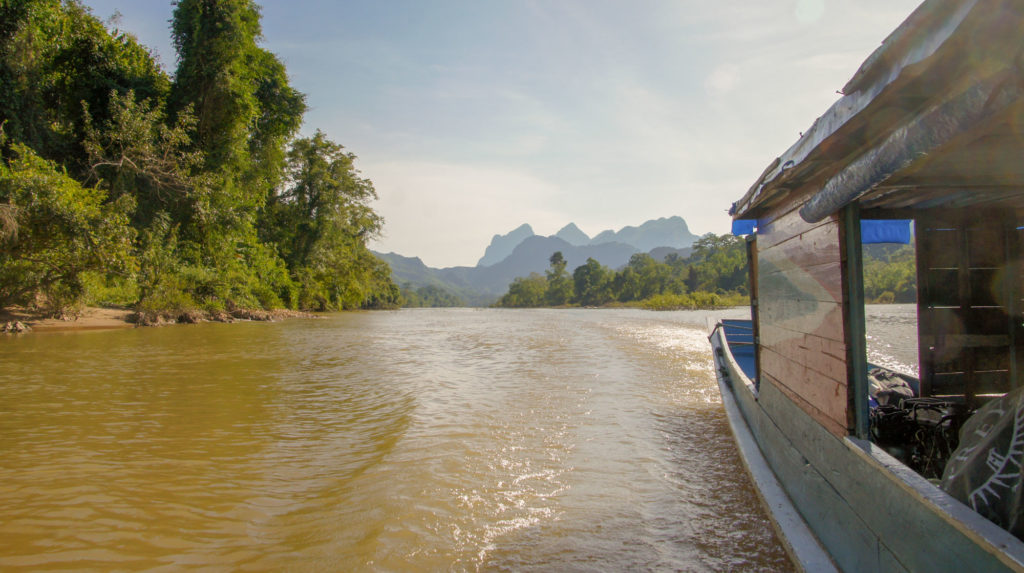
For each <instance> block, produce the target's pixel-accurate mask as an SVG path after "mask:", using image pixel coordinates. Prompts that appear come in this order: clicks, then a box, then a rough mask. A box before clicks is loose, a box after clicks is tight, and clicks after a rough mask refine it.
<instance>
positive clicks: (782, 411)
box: [749, 383, 1024, 571]
mask: <svg viewBox="0 0 1024 573" xmlns="http://www.w3.org/2000/svg"><path fill="white" fill-rule="evenodd" d="M756 405H757V409H756V410H754V409H752V410H751V411H750V414H749V415H750V416H751V417H752V418H756V417H757V416H758V415H760V416H762V417H763V418H764V419H762V420H761V421H759V422H753V421H752V427H754V428H756V429H755V430H754V433H755V435H756V436H757V437H758V439H759V440H760V441H761V444H762V445H761V447H762V450H763V451H764V452H765V456H766V458H768V459H769V460H770V462H771V463H773V467H775V468H776V471H777V473H778V474H779V476H780V481H782V482H783V483H784V484H786V488H787V491H788V492H789V494H790V496H791V497H792V498H793V500H794V503H795V504H796V505H797V506H798V507H799V508H800V510H801V512H803V514H804V518H805V519H807V521H808V523H809V524H810V525H811V528H812V529H814V530H815V531H816V532H818V536H819V538H820V539H821V540H822V542H823V543H824V544H825V545H826V547H828V548H829V550H830V551H831V552H832V553H833V558H834V559H835V560H836V562H837V563H838V564H839V566H840V567H841V568H843V569H844V570H848V571H883V570H892V569H891V567H893V566H895V567H896V570H904V569H905V570H909V571H1007V570H1021V566H1022V563H1021V562H1020V561H1019V560H1020V559H1021V556H1022V555H1024V544H1021V542H1020V541H1019V540H1017V539H1015V538H1013V537H1012V536H1010V535H1009V534H1008V533H1006V532H1005V531H1003V530H1001V529H999V528H998V527H996V526H995V525H993V524H991V523H989V522H987V521H985V520H984V519H983V518H980V516H977V514H974V512H972V511H970V510H969V509H968V508H966V507H965V506H963V505H962V504H960V503H959V502H957V501H956V500H954V499H953V498H951V497H949V496H948V495H946V494H945V493H943V492H941V491H940V490H939V489H938V488H936V487H934V486H933V485H931V484H929V483H928V482H927V481H925V480H924V479H923V478H921V477H920V476H917V475H916V474H913V473H912V472H910V471H909V470H906V472H902V473H899V474H897V473H895V472H894V471H893V470H891V469H889V468H887V467H884V465H883V464H882V463H880V462H878V461H874V460H872V459H870V458H871V456H872V455H874V456H883V457H887V455H886V454H884V452H880V451H879V450H877V449H873V450H872V452H871V453H870V454H869V455H864V454H863V453H857V452H856V451H855V450H854V448H853V447H851V445H850V444H849V443H848V440H846V439H844V438H839V437H837V436H835V435H834V434H832V433H830V432H828V431H827V430H826V429H825V428H823V427H821V426H820V425H819V424H818V423H817V422H816V421H815V420H813V419H812V418H810V417H809V416H808V415H807V414H806V413H805V412H804V411H803V409H802V408H800V407H798V406H797V405H796V404H794V403H793V402H792V400H791V399H790V398H789V396H787V395H786V394H785V393H784V392H783V391H781V390H780V389H778V388H776V387H774V385H772V384H765V383H762V388H761V392H760V393H759V395H758V401H757V403H756ZM758 410H759V411H760V412H758ZM787 450H788V452H787ZM889 459H890V460H891V458H889ZM891 463H892V464H895V465H896V466H898V465H899V464H898V462H896V461H895V460H891ZM774 464H778V465H777V466H775V465H774ZM903 469H906V468H903ZM920 492H924V493H920ZM965 519H966V520H968V521H969V522H968V523H966V524H965V522H964V520H965ZM1000 546H1003V547H1008V548H1010V549H1011V554H1010V555H1006V554H1003V552H1002V551H1000Z"/></svg>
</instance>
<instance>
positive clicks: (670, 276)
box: [497, 234, 748, 309]
mask: <svg viewBox="0 0 1024 573" xmlns="http://www.w3.org/2000/svg"><path fill="white" fill-rule="evenodd" d="M549 262H550V263H551V266H550V268H549V270H548V271H547V273H546V274H545V275H541V274H538V273H532V274H531V275H530V276H528V277H519V278H516V279H515V280H513V281H512V284H510V285H509V289H508V292H507V293H506V294H505V295H504V296H502V297H501V299H500V300H499V301H498V303H497V306H503V307H513V308H523V307H539V306H561V305H569V304H572V305H579V306H605V305H611V304H625V305H638V306H643V307H645V308H658V309H661V308H695V307H708V306H724V305H737V304H746V303H747V294H748V293H747V261H746V251H745V246H744V243H743V239H740V238H737V237H733V236H731V235H722V236H716V235H713V234H708V235H705V236H704V237H701V238H700V239H698V240H697V242H696V243H694V245H693V251H692V253H691V255H690V256H689V257H687V258H680V257H678V256H675V255H670V256H669V257H668V258H666V260H665V261H664V262H659V261H656V260H655V259H654V258H652V257H651V256H650V255H648V254H644V253H637V254H635V255H633V256H632V257H631V258H630V260H629V263H628V264H627V265H626V266H625V267H623V268H622V269H621V270H618V271H615V270H612V269H609V268H608V267H606V266H604V265H602V264H601V263H599V262H598V261H596V260H594V259H588V260H587V262H586V263H585V264H583V265H580V266H579V267H577V268H576V269H575V270H574V271H573V272H572V274H571V275H570V274H569V273H568V272H567V271H566V268H565V259H564V258H563V256H562V253H554V254H553V255H552V256H551V259H550V260H549Z"/></svg>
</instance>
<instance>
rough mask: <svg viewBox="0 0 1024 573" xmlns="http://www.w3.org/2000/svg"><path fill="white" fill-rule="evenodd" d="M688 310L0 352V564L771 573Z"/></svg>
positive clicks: (243, 327)
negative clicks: (731, 572) (755, 572)
mask: <svg viewBox="0 0 1024 573" xmlns="http://www.w3.org/2000/svg"><path fill="white" fill-rule="evenodd" d="M703 316H704V315H703V314H702V313H687V312H679V313H645V312H639V311H573V310H537V311H501V310H416V311H401V312H388V313H352V314H344V315H337V316H331V317H328V318H326V319H321V320H292V321H286V322H283V323H276V324H234V325H220V324H205V325H197V326H189V327H171V328H161V329H137V330H125V331H110V332H88V333H76V334H36V335H31V336H22V337H17V338H14V337H12V338H8V339H4V340H2V341H0V360H2V362H3V364H4V369H3V372H2V373H0V569H3V570H19V569H20V570H41V569H68V568H70V569H76V570H82V569H94V570H110V569H133V570H134V569H158V570H159V569H167V570H176V569H180V568H182V567H193V566H198V567H206V568H212V569H221V570H236V569H251V570H279V569H299V570H325V571H340V570H350V571H352V570H355V571H358V570H398V571H437V570H442V571H448V570H455V571H461V570H498V571H531V570H538V571H539V570H544V571H549V570H559V571H594V570H687V571H702V570H706V571H718V570H766V569H767V570H786V569H788V568H789V567H790V566H789V563H788V561H787V559H786V556H785V554H784V553H783V551H782V550H781V548H780V546H779V544H778V542H777V541H776V540H775V538H774V536H773V534H772V533H771V528H770V526H769V524H768V522H767V521H766V518H765V517H764V515H763V513H762V512H761V509H760V507H759V506H758V502H757V498H756V496H755V494H754V492H753V491H752V490H751V489H750V485H749V482H748V480H747V477H746V474H745V472H744V470H743V468H742V465H741V463H740V461H739V459H738V458H737V456H736V454H735V452H734V446H733V442H732V438H731V436H730V435H729V429H728V424H727V422H726V421H725V418H724V414H723V412H722V409H721V405H720V401H719V397H718V394H717V390H716V385H715V382H714V374H713V369H712V365H711V360H710V352H709V348H708V344H707V340H706V338H705V335H704V331H703Z"/></svg>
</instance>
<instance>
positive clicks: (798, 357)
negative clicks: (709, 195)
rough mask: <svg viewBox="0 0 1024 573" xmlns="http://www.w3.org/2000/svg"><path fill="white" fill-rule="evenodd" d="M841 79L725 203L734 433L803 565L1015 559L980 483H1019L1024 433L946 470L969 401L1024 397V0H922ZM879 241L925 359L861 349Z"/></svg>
mask: <svg viewBox="0 0 1024 573" xmlns="http://www.w3.org/2000/svg"><path fill="white" fill-rule="evenodd" d="M841 94H842V95H841V97H840V98H839V99H838V100H837V101H836V103H835V104H834V105H832V106H831V107H830V108H829V109H827V110H826V111H825V112H824V113H823V115H821V117H819V118H818V119H817V120H816V121H815V122H814V124H813V125H812V126H811V127H810V128H809V129H808V130H807V131H805V132H803V133H802V134H801V136H800V137H799V139H798V140H797V142H796V143H795V144H794V145H792V146H791V147H790V148H789V149H787V150H785V151H784V152H783V153H782V154H781V155H780V156H779V157H778V158H776V159H775V160H774V161H772V162H771V163H770V165H769V166H768V167H767V168H766V169H765V170H764V172H763V173H762V174H761V176H760V177H759V178H758V179H757V180H756V181H755V182H754V184H753V185H752V186H751V187H750V188H749V190H747V191H746V193H745V194H743V196H742V197H740V198H739V199H738V200H737V201H736V202H735V203H734V204H733V206H732V209H731V215H732V217H733V231H734V233H736V234H739V235H744V236H746V241H747V251H748V257H749V259H748V260H749V268H750V297H751V315H750V319H749V320H743V321H720V322H717V323H716V324H714V325H713V326H712V329H711V333H710V340H711V345H712V348H713V355H714V359H715V365H716V370H717V375H718V381H719V387H720V390H721V393H722V399H723V404H724V405H725V409H726V412H727V414H728V416H729V420H730V423H731V425H732V427H733V431H734V434H735V436H736V442H737V445H738V449H739V451H740V452H741V454H742V457H743V459H744V461H745V463H746V465H747V468H748V469H749V471H750V474H751V477H752V479H753V481H754V483H755V485H756V486H757V489H758V491H759V492H760V494H761V496H762V500H763V501H764V504H765V506H766V507H767V508H768V510H769V513H770V514H771V516H772V520H773V523H774V524H775V526H776V529H777V531H778V533H779V537H780V538H781V539H782V540H783V543H784V545H785V546H786V548H787V550H788V551H789V552H790V554H791V556H792V557H793V560H794V563H795V564H796V565H797V566H798V567H799V568H800V569H803V570H807V571H828V570H838V571H929V572H931V571H1024V542H1022V541H1021V540H1020V539H1019V538H1018V537H1017V535H1015V534H1014V532H1013V528H1012V527H1009V526H1007V525H1006V524H1005V523H999V522H998V520H997V519H996V518H994V517H992V516H991V515H989V514H988V513H985V509H984V507H983V506H982V505H981V504H980V502H979V497H978V496H977V495H975V494H976V493H977V492H981V493H982V494H988V493H992V495H989V496H988V497H990V498H993V499H994V501H993V500H992V499H990V500H988V501H993V503H1002V502H1003V501H1005V500H1001V499H1000V493H999V492H998V491H996V489H998V488H999V487H1004V488H1005V489H1006V491H1010V489H1012V490H1013V491H1024V487H1018V486H1019V485H1020V484H1021V481H1022V478H1021V476H1022V475H1024V471H1021V469H1022V468H1021V466H1022V464H1024V447H1022V446H1021V444H1020V443H1018V442H1014V443H1015V444H1016V445H1015V446H1013V447H1011V448H1010V449H1009V450H1007V451H1005V452H1002V453H999V452H996V450H994V449H993V450H989V451H988V455H989V457H988V460H987V465H988V466H989V468H990V469H992V468H993V467H995V466H998V467H997V468H995V469H992V471H993V472H997V470H998V472H1001V473H998V472H997V473H998V475H996V473H993V474H992V476H990V478H988V479H989V481H988V482H986V484H987V485H984V484H983V485H982V486H978V487H977V488H975V490H972V491H974V493H972V494H971V495H969V496H966V497H965V496H964V495H963V494H962V492H959V491H954V489H953V488H951V487H949V485H948V484H949V479H950V469H951V468H952V467H954V466H953V465H952V464H954V463H961V460H965V459H966V458H967V455H966V451H967V450H971V448H968V447H966V446H965V440H966V439H967V438H970V436H966V434H972V435H973V434H982V433H984V432H982V431H980V430H977V429H976V428H978V427H979V426H978V424H980V423H981V421H983V420H985V419H988V418H983V417H982V413H983V412H984V413H985V414H984V415H985V416H990V415H991V411H993V408H995V411H996V412H997V414H998V412H999V410H998V407H997V406H998V405H1000V404H1004V402H1005V401H1006V400H1009V399H1010V398H1011V397H1013V396H1017V395H1021V396H1024V392H1016V390H1017V389H1020V388H1022V387H1024V374H1022V373H1024V320H1022V309H1024V287H1022V285H1024V264H1022V259H1024V97H1022V95H1024V2H1020V1H1019V0H1013V1H1010V0H925V1H924V2H923V3H922V4H921V5H920V6H919V7H918V8H917V9H916V10H915V11H914V12H913V13H912V14H911V15H910V16H909V17H908V18H907V19H906V20H905V21H904V22H903V23H902V24H901V25H900V26H899V27H898V28H897V29H896V30H895V31H893V32H892V33H891V34H890V35H889V36H888V37H887V38H886V39H885V40H884V41H883V42H882V44H881V45H880V47H879V48H878V49H877V50H876V51H875V52H874V53H873V54H871V55H870V56H869V57H868V58H867V60H866V61H865V62H864V63H863V64H862V65H861V67H860V68H859V69H858V70H857V72H856V73H855V74H854V76H853V77H852V79H850V81H849V82H848V83H847V84H846V85H845V86H844V87H843V89H842V90H841ZM879 241H881V242H884V241H898V242H903V243H907V244H910V245H911V246H912V248H913V249H914V253H915V258H916V278H917V303H916V304H917V338H918V349H919V353H918V354H919V364H918V372H917V373H893V372H889V371H886V370H884V369H878V368H876V367H874V366H873V365H871V364H870V363H869V362H868V356H867V345H866V335H865V315H864V313H865V302H864V283H863V249H864V245H865V244H868V243H870V242H879ZM880 380H882V381H886V380H889V381H895V382H896V383H898V388H896V390H898V391H899V392H900V394H899V395H896V394H886V398H884V399H883V396H882V394H880V393H878V391H877V390H878V388H877V387H876V383H878V382H879V381H880ZM1015 399H1016V398H1015ZM889 400H891V401H889ZM883 402H884V403H883ZM1020 403H1021V404H1024V399H1021V400H1020ZM1022 408H1024V406H1022ZM1003 410H1006V411H1008V412H1010V410H1009V409H1007V408H1003ZM1022 411H1024V410H1021V411H1018V412H1017V419H1016V421H1014V420H1010V421H1011V422H1012V423H1013V424H1016V425H1015V426H1013V427H1014V428H1016V429H1017V430H1019V432H1018V433H1024V415H1021V412H1022ZM1012 414H1013V412H1010V414H1001V415H1002V416H1003V419H1006V416H1007V415H1010V418H1013V416H1012ZM895 419H898V420H899V421H900V423H901V424H903V426H902V427H901V428H897V430H899V431H890V430H892V427H889V426H887V424H889V423H890V421H891V420H895ZM972 424H973V425H972ZM965 427H966V428H975V430H974V431H971V432H964V431H962V430H963V429H964V428H965ZM986 427H987V426H986ZM965 436H966V437H965ZM971 439H973V438H971ZM901 440H902V442H901ZM925 442H927V444H926V445H925V446H923V445H922V444H925ZM940 446H942V447H940ZM972 447H973V446H972ZM997 454H998V455H997ZM982 461H983V462H984V461H985V460H982ZM964 463H966V462H964ZM982 465H983V466H984V465H986V464H982ZM979 467H980V466H979ZM982 469H984V468H982ZM958 471H959V470H958ZM953 473H956V472H953ZM954 477H955V476H954ZM1000 491H1002V490H1000ZM981 497H985V495H982V496H981ZM981 501H985V500H984V499H982V500H981ZM1015 511H1016V510H1015ZM983 513H984V514H985V515H983ZM1022 522H1024V516H1022ZM1017 533H1018V534H1019V531H1017Z"/></svg>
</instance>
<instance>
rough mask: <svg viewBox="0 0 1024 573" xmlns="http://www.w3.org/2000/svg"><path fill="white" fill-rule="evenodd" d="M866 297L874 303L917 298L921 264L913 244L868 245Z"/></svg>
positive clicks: (907, 300)
mask: <svg viewBox="0 0 1024 573" xmlns="http://www.w3.org/2000/svg"><path fill="white" fill-rule="evenodd" d="M864 299H865V300H867V301H868V302H874V303H893V302H897V303H908V302H915V301H916V300H917V267H916V262H915V260H914V247H912V246H911V245H889V244H880V245H867V246H865V248H864Z"/></svg>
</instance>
